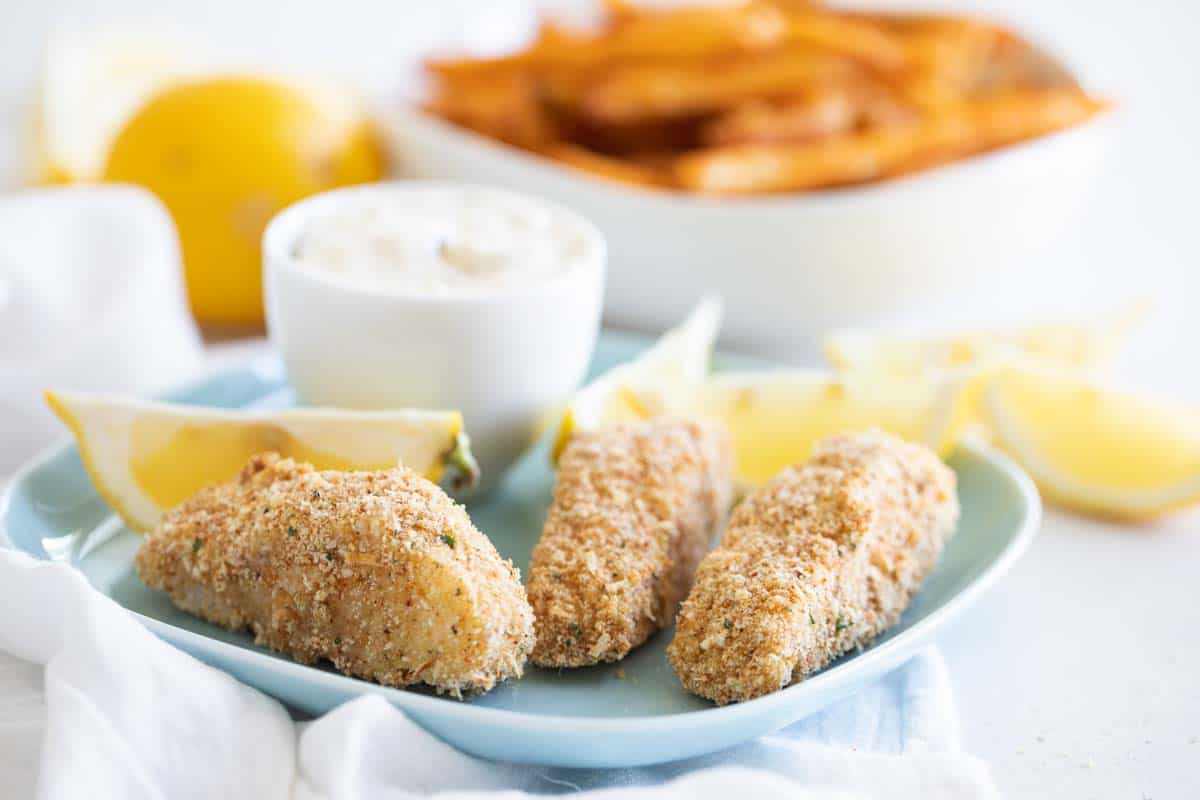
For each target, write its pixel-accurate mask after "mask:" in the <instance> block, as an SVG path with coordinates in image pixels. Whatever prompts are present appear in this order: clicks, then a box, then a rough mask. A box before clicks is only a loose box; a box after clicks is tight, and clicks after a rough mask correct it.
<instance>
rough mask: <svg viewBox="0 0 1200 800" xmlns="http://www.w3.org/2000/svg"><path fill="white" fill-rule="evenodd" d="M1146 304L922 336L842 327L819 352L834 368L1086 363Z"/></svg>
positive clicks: (1105, 352) (1119, 336)
mask: <svg viewBox="0 0 1200 800" xmlns="http://www.w3.org/2000/svg"><path fill="white" fill-rule="evenodd" d="M1148 310H1149V304H1148V303H1146V302H1144V301H1139V302H1135V303H1131V304H1129V305H1126V306H1123V307H1121V308H1118V309H1116V310H1114V311H1112V312H1110V313H1107V314H1104V315H1101V316H1098V317H1096V318H1095V319H1091V320H1086V321H1082V322H1078V323H1069V322H1064V323H1046V324H1041V325H1032V326H1028V327H1015V328H1011V329H1008V330H1003V329H998V330H981V331H963V332H958V333H951V334H946V335H942V336H927V337H906V336H902V335H898V334H894V333H888V332H875V331H867V330H853V329H852V330H844V331H839V332H836V333H834V334H831V335H830V336H829V337H828V338H827V339H826V341H825V356H826V358H828V359H829V362H830V363H831V364H832V365H833V366H835V367H837V368H839V369H855V370H867V371H870V372H884V373H891V374H895V375H921V374H923V373H925V372H926V371H928V370H935V371H941V370H958V369H969V368H976V367H980V366H987V365H990V364H995V363H999V362H1005V361H1011V360H1013V359H1020V360H1034V361H1041V362H1044V363H1047V364H1056V365H1059V366H1063V367H1072V368H1078V369H1090V368H1092V367H1094V366H1097V365H1099V364H1102V363H1104V362H1105V361H1107V360H1108V359H1109V358H1110V357H1111V356H1112V355H1113V354H1114V353H1115V352H1116V350H1117V349H1118V348H1119V347H1120V345H1121V343H1122V342H1123V341H1124V340H1125V339H1126V338H1128V335H1129V333H1130V331H1131V330H1132V329H1133V328H1134V327H1136V325H1137V324H1138V323H1139V322H1141V321H1142V320H1143V319H1144V318H1145V316H1146V314H1147V312H1148Z"/></svg>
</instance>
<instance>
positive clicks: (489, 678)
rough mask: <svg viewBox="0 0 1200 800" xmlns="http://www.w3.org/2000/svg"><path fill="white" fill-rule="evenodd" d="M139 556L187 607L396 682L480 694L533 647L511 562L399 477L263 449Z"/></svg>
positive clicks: (149, 575)
mask: <svg viewBox="0 0 1200 800" xmlns="http://www.w3.org/2000/svg"><path fill="white" fill-rule="evenodd" d="M136 563H137V570H138V573H139V574H140V575H141V576H142V580H143V581H145V582H146V584H147V585H148V586H151V587H153V588H155V589H162V590H165V591H166V592H168V593H169V594H170V595H171V599H172V600H173V601H174V602H175V604H176V605H177V606H179V607H180V608H182V609H184V610H185V611H190V612H191V613H193V614H197V615H199V616H201V617H203V618H204V619H207V620H209V621H210V622H214V623H216V624H218V625H224V626H225V627H227V628H232V629H235V630H236V629H240V628H249V629H250V630H252V631H253V632H254V636H255V640H256V641H257V642H258V643H259V644H262V645H266V646H268V647H271V648H273V649H275V650H279V651H281V652H283V653H286V654H287V655H289V656H291V657H292V658H294V659H296V660H297V661H300V662H302V663H313V662H315V661H318V660H321V659H329V660H330V661H332V662H333V664H334V666H335V667H337V668H338V669H339V670H341V671H342V672H345V673H347V674H350V675H355V676H358V677H361V678H366V679H367V680H371V681H375V682H377V683H382V684H386V685H388V686H407V685H409V684H414V683H426V684H429V685H430V686H433V687H435V688H436V689H437V690H438V691H439V692H449V693H451V694H454V695H456V696H461V693H462V692H466V691H486V690H488V689H490V688H492V687H493V686H494V685H495V684H496V683H497V682H498V681H503V680H505V679H506V678H513V677H519V676H520V675H521V672H522V668H523V665H524V662H525V659H526V656H527V654H528V653H529V651H530V650H531V649H532V647H533V613H532V610H531V609H530V607H529V603H528V601H527V600H526V599H525V591H524V589H522V587H521V582H520V577H519V575H518V573H517V569H516V567H514V566H513V565H512V562H510V561H504V560H502V559H501V558H500V555H499V554H498V553H497V552H496V548H495V547H493V546H492V543H491V542H490V541H489V540H488V539H487V538H486V537H485V536H484V535H483V534H481V533H480V532H479V531H478V530H476V529H475V526H474V525H472V524H471V520H470V519H469V518H468V517H467V512H466V511H465V510H464V509H463V508H462V506H459V505H457V504H455V502H454V501H453V500H451V499H450V498H449V497H448V496H447V495H446V494H445V492H443V491H442V490H441V489H440V488H438V487H437V486H436V485H434V484H433V483H430V482H429V481H427V480H425V479H424V478H422V477H421V476H419V475H417V474H416V473H414V472H412V471H411V470H407V469H404V468H400V469H392V470H384V471H378V472H316V471H314V470H313V468H312V466H311V465H309V464H297V463H296V462H294V461H292V460H290V459H280V458H279V456H278V455H276V454H274V453H267V454H263V455H258V456H255V457H254V458H253V459H251V461H250V462H249V463H248V464H247V465H246V467H245V468H243V470H242V472H241V474H240V475H239V476H238V477H237V478H234V479H233V480H231V481H229V482H228V483H224V484H220V485H217V486H212V487H209V488H206V489H202V490H201V491H199V492H197V493H196V494H195V495H193V496H192V497H191V498H189V499H188V500H186V501H184V502H183V503H182V504H180V505H179V506H178V507H177V508H175V509H173V510H171V511H170V512H168V513H167V515H166V516H165V517H164V518H163V521H162V523H161V524H160V525H159V526H158V528H157V529H156V530H155V531H154V532H153V533H151V534H150V535H149V536H148V537H147V538H146V541H145V542H144V543H143V544H142V546H141V548H140V549H139V550H138V553H137V561H136Z"/></svg>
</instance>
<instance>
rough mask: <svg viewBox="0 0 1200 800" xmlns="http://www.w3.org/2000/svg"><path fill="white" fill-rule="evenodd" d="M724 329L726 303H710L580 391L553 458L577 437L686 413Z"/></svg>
mask: <svg viewBox="0 0 1200 800" xmlns="http://www.w3.org/2000/svg"><path fill="white" fill-rule="evenodd" d="M720 326H721V301H720V300H719V299H717V298H716V297H711V296H710V297H705V298H704V299H702V300H701V301H700V302H699V303H698V304H697V305H696V307H695V308H694V309H692V311H691V313H689V314H688V316H687V318H686V319H685V320H684V321H683V322H681V323H680V324H679V325H678V326H676V327H674V328H672V329H670V330H668V331H667V332H666V333H664V334H663V335H662V336H660V337H659V338H658V340H657V341H656V342H655V343H654V344H653V345H651V346H650V347H649V348H647V349H646V350H645V351H643V352H642V353H641V354H640V355H639V356H638V357H637V358H635V359H634V360H632V361H629V362H626V363H624V364H620V365H618V366H616V367H613V368H612V369H610V370H608V371H607V372H605V373H604V374H603V375H601V376H599V377H598V378H596V379H595V380H593V381H592V382H591V383H589V384H588V385H587V386H585V387H583V388H582V389H580V390H579V391H578V392H577V393H576V394H575V396H574V397H573V398H572V399H571V402H570V403H569V404H568V406H567V409H566V411H565V412H564V413H563V416H562V421H561V422H560V423H559V427H558V436H557V438H556V439H555V443H554V458H555V459H557V458H558V455H559V453H561V452H562V449H563V447H565V446H566V444H567V440H568V439H570V438H571V435H572V434H573V433H574V432H575V431H578V430H585V431H586V430H596V429H597V428H601V427H603V426H605V425H611V424H614V423H617V422H623V421H628V420H635V419H646V418H649V417H652V416H656V415H658V414H664V413H668V412H671V411H680V410H683V409H685V408H687V407H688V405H689V404H690V402H691V396H692V394H693V393H694V391H695V390H696V388H697V387H699V386H700V384H701V383H702V382H703V381H704V379H705V376H706V375H707V374H708V364H709V360H710V359H711V358H712V349H713V343H714V342H715V341H716V338H717V332H718V330H719V329H720Z"/></svg>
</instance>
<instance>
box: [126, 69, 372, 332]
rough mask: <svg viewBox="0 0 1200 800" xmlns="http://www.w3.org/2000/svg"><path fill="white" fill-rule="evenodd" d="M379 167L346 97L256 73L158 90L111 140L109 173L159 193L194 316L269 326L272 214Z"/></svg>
mask: <svg viewBox="0 0 1200 800" xmlns="http://www.w3.org/2000/svg"><path fill="white" fill-rule="evenodd" d="M382 175H383V161H382V152H381V150H380V146H379V143H378V141H377V138H376V135H375V132H374V130H373V128H372V126H371V124H370V122H369V120H368V119H367V117H366V115H365V114H364V113H363V111H362V109H361V108H359V107H358V105H357V104H356V103H355V102H353V101H352V100H351V99H350V98H348V97H346V96H345V95H341V94H338V93H337V92H334V91H332V90H328V89H318V88H316V87H314V86H307V85H305V86H301V85H297V84H292V83H288V82H284V81H280V80H276V79H268V78H258V77H216V78H205V79H203V80H192V81H186V82H183V83H179V84H176V85H173V86H170V87H168V88H166V89H164V90H162V91H160V92H158V93H157V94H155V95H154V96H153V97H151V98H150V99H148V100H147V101H146V102H145V103H144V104H143V105H142V106H141V108H140V109H138V111H137V113H135V114H134V115H132V116H131V117H130V119H129V120H128V121H127V122H126V124H125V125H124V126H123V127H122V128H121V130H120V131H119V133H117V135H116V136H115V137H114V138H113V141H112V145H111V147H110V148H109V151H108V154H107V158H106V160H105V162H104V170H103V179H104V180H106V181H116V182H119V183H132V184H136V185H139V186H143V187H145V188H147V189H149V190H150V191H152V192H154V194H156V195H157V196H158V198H159V199H160V200H162V202H163V204H164V205H165V206H166V207H167V209H168V210H169V211H170V212H171V216H172V218H173V219H174V220H175V225H176V227H177V228H178V229H179V241H180V245H181V246H182V250H183V265H184V279H185V282H186V284H187V291H188V299H189V301H190V303H191V307H192V310H193V312H194V313H195V314H196V316H197V318H198V319H199V320H200V321H201V322H203V323H208V324H213V325H227V326H245V325H250V326H253V325H257V324H260V323H261V322H262V318H263V297H262V254H261V248H262V234H263V230H264V229H265V227H266V225H267V222H268V221H269V220H270V219H271V217H272V216H273V215H274V214H275V213H276V212H278V211H280V210H281V209H283V208H284V207H286V206H288V205H290V204H292V203H294V202H296V201H297V200H300V199H301V198H304V197H308V196H309V195H313V194H317V193H318V192H323V191H326V190H328V189H334V188H336V187H340V186H347V185H350V184H356V183H366V182H369V181H374V180H378V179H379V178H380V177H382Z"/></svg>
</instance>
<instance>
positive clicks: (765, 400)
mask: <svg viewBox="0 0 1200 800" xmlns="http://www.w3.org/2000/svg"><path fill="white" fill-rule="evenodd" d="M964 388H965V383H964V382H963V381H960V380H950V379H947V380H944V381H914V380H900V379H895V378H890V377H888V376H881V375H874V374H866V373H855V374H839V373H834V372H829V371H826V370H815V369H813V370H800V369H797V370H779V371H763V372H740V373H739V372H729V373H722V374H717V375H714V376H713V377H712V378H710V379H709V380H708V381H707V382H705V383H704V384H703V386H702V387H701V388H700V390H699V392H697V394H696V397H695V400H694V412H695V414H696V415H697V416H704V417H709V418H716V419H719V420H721V421H722V422H724V423H725V425H726V427H727V428H728V429H729V431H730V433H731V435H732V437H733V445H734V455H735V462H736V468H735V474H736V478H737V482H738V484H739V486H741V487H742V488H749V487H753V486H757V485H759V484H762V483H763V482H765V481H767V480H768V479H770V478H771V477H773V476H774V475H775V474H776V473H778V472H779V471H780V470H781V469H783V468H784V467H787V466H790V465H792V464H797V463H800V462H802V461H804V460H806V459H807V458H808V457H809V455H810V454H811V452H812V449H813V445H814V444H815V443H816V442H818V441H819V440H821V439H823V438H824V437H826V436H830V435H832V434H836V433H848V432H854V431H862V430H867V429H871V428H880V429H883V430H886V431H889V432H891V433H894V434H896V435H898V436H901V437H903V438H905V439H908V440H910V441H915V442H921V443H924V444H926V445H928V446H929V447H931V448H933V449H934V450H936V451H937V452H938V453H939V454H943V455H944V454H945V453H947V452H948V451H950V450H951V449H953V447H954V445H955V444H956V443H957V440H958V436H959V433H961V430H962V427H963V425H964V423H965V420H966V415H965V413H964V409H963V404H964V402H965V394H964Z"/></svg>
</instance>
